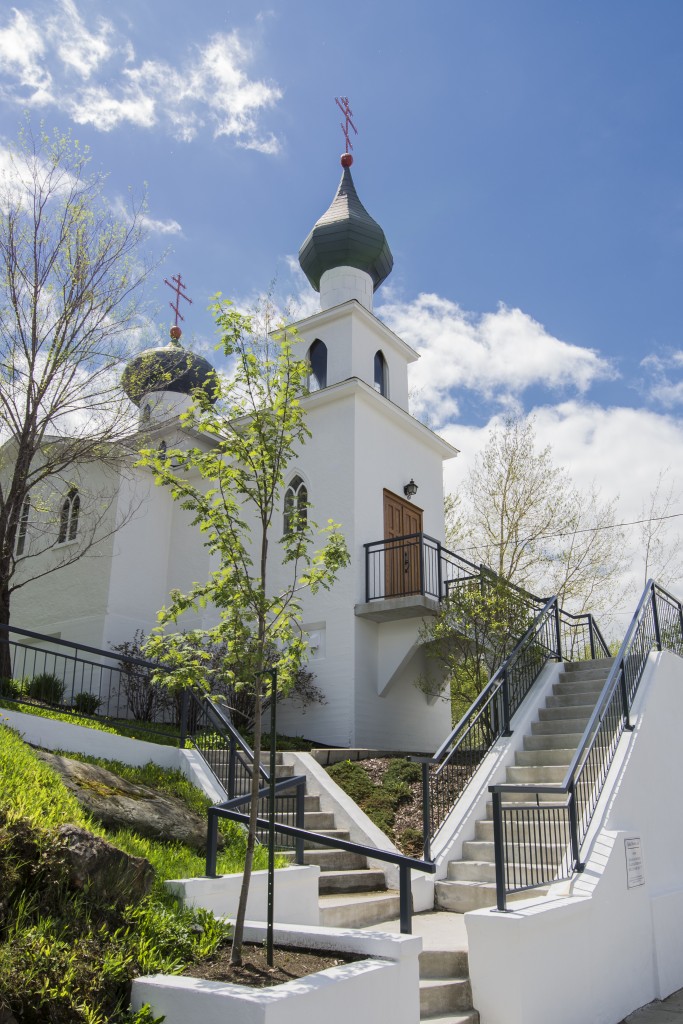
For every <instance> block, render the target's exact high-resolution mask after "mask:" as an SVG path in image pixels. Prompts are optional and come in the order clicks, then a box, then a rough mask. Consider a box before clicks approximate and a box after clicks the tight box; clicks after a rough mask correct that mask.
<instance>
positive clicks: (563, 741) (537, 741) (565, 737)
mask: <svg viewBox="0 0 683 1024" xmlns="http://www.w3.org/2000/svg"><path fill="white" fill-rule="evenodd" d="M582 735H583V733H581V732H547V733H539V734H537V733H534V734H533V735H532V736H529V735H527V736H525V737H524V749H525V750H572V751H575V750H576V748H577V747H578V745H579V740H580V739H581V736H582ZM572 756H573V755H572Z"/></svg>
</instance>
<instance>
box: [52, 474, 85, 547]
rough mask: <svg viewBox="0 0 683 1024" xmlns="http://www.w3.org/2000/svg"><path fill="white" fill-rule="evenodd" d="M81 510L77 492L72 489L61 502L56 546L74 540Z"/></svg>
mask: <svg viewBox="0 0 683 1024" xmlns="http://www.w3.org/2000/svg"><path fill="white" fill-rule="evenodd" d="M80 510H81V499H80V497H79V494H78V490H77V489H76V488H75V487H72V488H71V489H70V491H69V493H68V494H67V496H66V498H65V499H64V501H63V502H62V511H61V512H60V515H59V537H58V539H57V543H58V544H65V543H66V542H67V541H68V540H76V535H77V534H78V513H79V512H80Z"/></svg>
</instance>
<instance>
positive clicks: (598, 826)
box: [465, 653, 683, 1024]
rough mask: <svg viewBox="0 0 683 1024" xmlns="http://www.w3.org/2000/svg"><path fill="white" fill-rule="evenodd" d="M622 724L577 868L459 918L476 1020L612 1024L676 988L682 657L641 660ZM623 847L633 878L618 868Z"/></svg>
mask: <svg viewBox="0 0 683 1024" xmlns="http://www.w3.org/2000/svg"><path fill="white" fill-rule="evenodd" d="M632 722H633V724H634V731H633V732H632V733H625V734H624V736H623V737H622V740H621V743H620V745H619V748H618V751H617V759H616V761H615V764H614V765H613V768H612V772H611V774H610V778H609V780H608V783H609V790H608V791H607V792H605V793H604V794H603V797H602V799H601V801H600V803H599V804H598V807H597V810H596V815H595V818H594V826H593V830H592V838H591V834H590V833H589V837H588V839H589V845H588V849H589V853H588V857H587V863H586V869H585V871H584V872H583V873H582V874H579V875H576V876H574V879H573V881H572V883H571V884H567V883H565V884H564V886H563V885H561V884H560V885H557V886H554V887H553V889H551V892H550V894H549V896H548V897H547V898H546V899H540V900H536V901H530V902H529V903H527V904H525V905H522V906H520V905H519V904H512V906H513V907H514V909H513V911H512V912H510V913H507V914H499V913H497V912H496V911H495V910H478V911H473V912H471V913H469V914H466V916H465V922H466V926H467V935H468V941H469V963H470V975H471V979H472V988H473V1001H474V1005H475V1006H476V1007H477V1009H478V1010H479V1013H480V1015H481V1022H482V1024H547V1022H548V1021H552V1022H553V1024H577V1022H578V1021H590V1022H591V1024H617V1022H618V1021H621V1020H622V1019H623V1018H624V1017H625V1016H626V1015H627V1014H628V1013H630V1012H632V1011H633V1010H634V1009H636V1008H637V1007H639V1006H642V1005H643V1004H645V1003H648V1002H650V1001H651V1000H652V999H655V998H665V997H666V996H668V995H670V994H671V992H673V991H675V990H676V989H678V988H680V987H682V986H683V957H682V956H681V949H683V801H682V800H681V791H680V785H681V777H682V776H683V745H682V744H681V737H680V731H681V723H683V660H682V659H680V658H678V657H676V656H675V655H673V654H669V653H663V654H652V655H650V660H649V663H648V665H647V667H646V669H645V673H644V676H643V680H642V682H641V684H640V688H639V692H638V695H637V697H636V701H635V703H634V707H633V710H632ZM632 840H638V841H639V843H640V849H641V852H642V871H643V875H642V879H639V878H637V877H636V872H635V871H634V870H632V871H631V872H630V873H629V872H628V871H627V859H626V841H632ZM636 883H641V884H636Z"/></svg>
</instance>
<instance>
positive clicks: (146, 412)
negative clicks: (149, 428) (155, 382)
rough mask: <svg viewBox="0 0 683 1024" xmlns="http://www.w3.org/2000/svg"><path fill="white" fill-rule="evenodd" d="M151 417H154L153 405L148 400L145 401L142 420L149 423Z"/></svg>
mask: <svg viewBox="0 0 683 1024" xmlns="http://www.w3.org/2000/svg"><path fill="white" fill-rule="evenodd" d="M151 418H152V406H151V405H150V404H149V402H146V403H145V407H144V409H143V410H142V422H143V423H149V421H150V420H151Z"/></svg>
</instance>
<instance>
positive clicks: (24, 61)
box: [0, 7, 51, 103]
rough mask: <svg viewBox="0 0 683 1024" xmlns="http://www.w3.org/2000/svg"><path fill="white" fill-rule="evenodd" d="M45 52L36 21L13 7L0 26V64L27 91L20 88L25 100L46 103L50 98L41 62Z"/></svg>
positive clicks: (46, 74) (45, 72)
mask: <svg viewBox="0 0 683 1024" xmlns="http://www.w3.org/2000/svg"><path fill="white" fill-rule="evenodd" d="M44 54H45V43H44V41H43V38H42V36H41V34H40V32H39V31H38V28H37V27H36V24H35V22H34V21H33V19H32V18H31V16H30V15H29V14H23V13H22V12H21V11H18V10H17V9H16V8H14V7H13V8H12V18H11V20H10V22H9V23H8V24H7V25H6V26H5V27H4V28H0V66H1V67H2V68H3V69H4V73H5V76H6V77H10V78H13V79H14V80H15V81H16V83H17V85H19V86H20V87H21V88H22V90H30V95H29V94H27V93H26V92H23V91H22V93H21V96H22V98H23V99H24V100H29V101H30V100H31V99H32V98H33V99H36V100H37V101H39V102H41V103H47V102H49V100H50V98H51V94H50V87H51V77H50V74H49V72H48V71H47V70H46V68H45V66H44V64H43V60H42V58H43V56H44ZM3 91H4V90H3Z"/></svg>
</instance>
